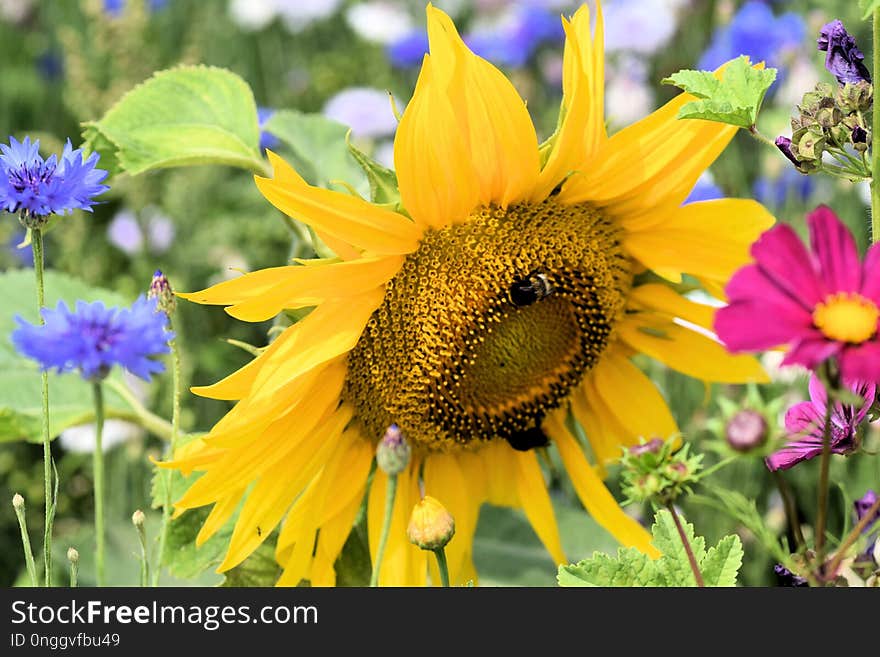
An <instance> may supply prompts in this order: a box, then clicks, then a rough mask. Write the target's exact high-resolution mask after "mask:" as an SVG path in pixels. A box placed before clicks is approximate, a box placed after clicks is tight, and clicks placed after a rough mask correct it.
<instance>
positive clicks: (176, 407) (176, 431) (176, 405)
mask: <svg viewBox="0 0 880 657" xmlns="http://www.w3.org/2000/svg"><path fill="white" fill-rule="evenodd" d="M172 321H173V320H172V318H171V315H169V316H168V328H169V330H171V331H174V325H173V323H172ZM169 346H170V347H171V387H172V409H171V444H170V445H169V448H168V457H169V459H173V458H174V452H175V451H176V450H177V439H178V437H179V436H180V350H179V349H178V348H177V339H176V338H175V339H172V340H171V342H169ZM172 475H173V472H172V471H171V470H166V471H165V499H164V500H163V502H162V528H161V529H160V530H159V556H158V557H157V559H156V568H155V569H154V570H153V586H158V585H159V573H160V572H161V571H162V561H163V559H164V557H165V543H166V542H167V539H168V527H169V525H170V524H171V503H172V499H171V480H172ZM144 559H146V556H145V557H144Z"/></svg>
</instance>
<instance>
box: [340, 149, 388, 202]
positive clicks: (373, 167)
mask: <svg viewBox="0 0 880 657" xmlns="http://www.w3.org/2000/svg"><path fill="white" fill-rule="evenodd" d="M346 143H347V144H348V149H349V152H351V154H352V157H354V159H355V160H356V161H357V163H358V164H359V165H360V166H361V168H362V169H363V170H364V174H366V176H367V182H368V183H369V184H370V200H371V201H372V202H373V203H376V204H377V205H390V206H397V205H399V204H400V190H399V189H398V186H397V174H396V173H394V171H392V170H391V169H388V168H386V167H383V166H382V165H381V164H379V163H378V162H376V161H375V160H374V159H373V158H371V157H369V156H367V154H366V153H364V152H363V151H361V150H360V149H358V148H357V147H356V146H355V145H354V144H352V143H351V140H349V139H348V136H346Z"/></svg>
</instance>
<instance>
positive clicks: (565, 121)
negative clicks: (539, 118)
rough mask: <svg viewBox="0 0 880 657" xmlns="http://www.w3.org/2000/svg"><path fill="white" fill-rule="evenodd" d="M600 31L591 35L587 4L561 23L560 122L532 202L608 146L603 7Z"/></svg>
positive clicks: (598, 14)
mask: <svg viewBox="0 0 880 657" xmlns="http://www.w3.org/2000/svg"><path fill="white" fill-rule="evenodd" d="M596 9H597V11H596V32H595V36H592V35H591V34H590V8H589V6H588V5H586V4H584V5H581V7H580V8H579V9H578V10H577V11H576V12H575V14H574V16H573V17H572V19H571V22H569V21H567V20H565V19H563V21H562V27H563V29H564V30H565V35H566V38H565V52H564V55H563V78H562V107H561V108H560V115H561V116H562V123H561V125H560V126H559V132H558V134H557V135H556V141H555V142H554V143H553V146H552V150H551V151H550V155H549V157H548V158H547V163H546V164H545V165H544V168H543V169H542V171H541V174H540V177H539V180H538V185H537V187H536V188H535V190H534V192H533V193H532V195H531V200H532V201H534V202H540V201H542V200H544V199H545V198H546V197H547V195H548V194H549V193H550V192H551V191H552V190H553V188H554V187H556V185H558V184H559V183H560V182H562V181H563V179H564V178H565V177H566V176H567V175H568V174H569V173H570V172H572V171H575V170H577V169H582V168H583V167H584V166H585V165H586V164H587V163H588V162H590V161H591V160H592V156H593V155H594V153H595V152H596V150H597V149H598V148H599V147H600V145H601V144H603V143H604V142H605V140H606V139H607V136H606V134H605V117H604V114H605V109H604V105H605V104H604V94H605V88H604V87H605V71H604V68H605V64H604V62H605V57H604V53H603V52H602V50H603V38H604V37H603V27H602V8H601V3H597V7H596Z"/></svg>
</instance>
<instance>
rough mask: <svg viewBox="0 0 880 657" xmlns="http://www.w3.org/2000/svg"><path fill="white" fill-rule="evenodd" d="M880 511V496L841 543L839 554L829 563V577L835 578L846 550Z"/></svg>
mask: <svg viewBox="0 0 880 657" xmlns="http://www.w3.org/2000/svg"><path fill="white" fill-rule="evenodd" d="M878 511H880V498H877V501H876V502H874V504H872V505H871V508H870V509H868V511H867V512H866V513H865V514H864V515H863V516H862V518H861V520H859V522H858V523H856V526H855V527H853V528H852V531H850V533H849V534H847V536H846V538H845V539H843V542H842V543H841V544H840V547H839V548H837V554H835V555H834V559H832V560H831V563H830V564H829V565H828V569H827V576H828V577H829V578H833V577H834V576H835V574H836V573H837V569H838V568H840V562H841V561H843V558H844V557H845V556H846V551H847V550H849V548H850V547H852V544H853V543H855V542H856V541H857V540H858V539H859V536H861V535H862V532H863V531H865V528H866V527H867V526H868V525H870V524H871V523H872V522H874V516H875V515H877V512H878Z"/></svg>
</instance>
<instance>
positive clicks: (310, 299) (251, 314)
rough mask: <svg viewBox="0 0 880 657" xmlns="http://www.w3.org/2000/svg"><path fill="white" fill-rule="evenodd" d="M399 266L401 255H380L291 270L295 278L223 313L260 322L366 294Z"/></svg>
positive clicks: (387, 279)
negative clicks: (288, 311) (291, 310)
mask: <svg viewBox="0 0 880 657" xmlns="http://www.w3.org/2000/svg"><path fill="white" fill-rule="evenodd" d="M402 264H403V257H402V256H382V257H378V258H360V259H358V260H349V261H347V262H341V263H337V264H332V265H323V266H312V267H302V266H300V267H292V269H294V270H295V271H296V273H297V274H298V275H296V276H286V277H285V279H284V280H283V281H281V282H280V283H279V284H277V285H275V286H274V287H272V288H271V289H269V290H267V291H266V292H264V293H262V294H260V295H259V296H254V297H252V298H250V299H248V300H246V301H241V302H239V303H237V304H235V305H234V306H230V307H228V308H227V309H226V312H227V313H229V314H230V315H231V316H233V317H235V318H236V319H240V320H242V321H245V322H263V321H266V320H267V319H271V318H273V317H274V316H275V315H277V314H278V313H279V312H281V311H282V310H283V309H285V308H304V307H306V306H316V305H318V304H320V303H321V302H323V301H324V300H326V299H328V298H344V297H351V296H355V295H358V294H363V293H365V292H368V291H370V290H372V289H375V288H377V287H379V286H381V285H384V284H385V283H387V282H388V281H389V280H390V279H391V278H393V277H394V275H395V274H396V273H397V272H398V271H399V270H400V267H401V265H402Z"/></svg>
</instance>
